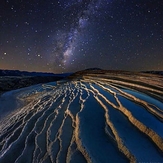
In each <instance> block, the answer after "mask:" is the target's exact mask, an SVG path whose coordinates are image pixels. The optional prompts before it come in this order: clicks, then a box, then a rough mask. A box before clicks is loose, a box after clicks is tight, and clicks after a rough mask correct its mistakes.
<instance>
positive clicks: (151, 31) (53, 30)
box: [0, 0, 163, 73]
mask: <svg viewBox="0 0 163 163" xmlns="http://www.w3.org/2000/svg"><path fill="white" fill-rule="evenodd" d="M162 17H163V2H162V1H161V0H158V1H155V2H154V1H152V0H149V1H141V0H130V1H129V0H127V1H126V0H68V1H64V0H58V1H52V0H47V1H45V2H42V1H41V2H40V1H38V0H36V1H30V2H28V1H24V0H18V1H10V0H6V1H3V2H2V3H1V11H0V18H1V22H0V69H19V70H27V71H48V72H54V73H61V72H74V71H77V70H81V69H85V68H90V67H99V68H104V69H121V70H134V71H140V70H162V69H163V59H162V51H163V21H162Z"/></svg>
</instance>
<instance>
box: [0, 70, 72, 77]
mask: <svg viewBox="0 0 163 163" xmlns="http://www.w3.org/2000/svg"><path fill="white" fill-rule="evenodd" d="M70 74H71V73H64V74H54V73H47V72H28V71H19V70H2V69H0V76H58V77H66V76H68V75H70Z"/></svg>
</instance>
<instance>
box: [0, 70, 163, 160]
mask: <svg viewBox="0 0 163 163" xmlns="http://www.w3.org/2000/svg"><path fill="white" fill-rule="evenodd" d="M11 96H12V97H13V96H14V97H15V98H16V99H17V100H19V101H21V102H22V101H23V104H22V105H21V107H16V108H15V109H12V110H9V111H8V112H7V113H5V114H4V116H3V118H1V120H0V162H1V163H14V162H15V163H27V162H28V163H86V162H87V163H109V162H111V163H119V162H121V163H123V162H163V76H157V75H150V74H143V73H142V74H141V73H129V72H117V71H116V72H115V71H102V70H95V71H92V70H91V71H84V72H78V73H76V74H74V75H73V76H71V77H70V78H69V79H68V80H64V81H59V82H54V83H48V84H44V85H40V86H39V85H37V86H33V87H29V88H28V89H27V88H26V89H20V90H18V91H14V92H12V93H10V94H4V95H3V96H2V97H1V98H9V97H11ZM6 103H7V102H6ZM4 106H5V104H4ZM0 114H2V115H3V112H2V111H0Z"/></svg>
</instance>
